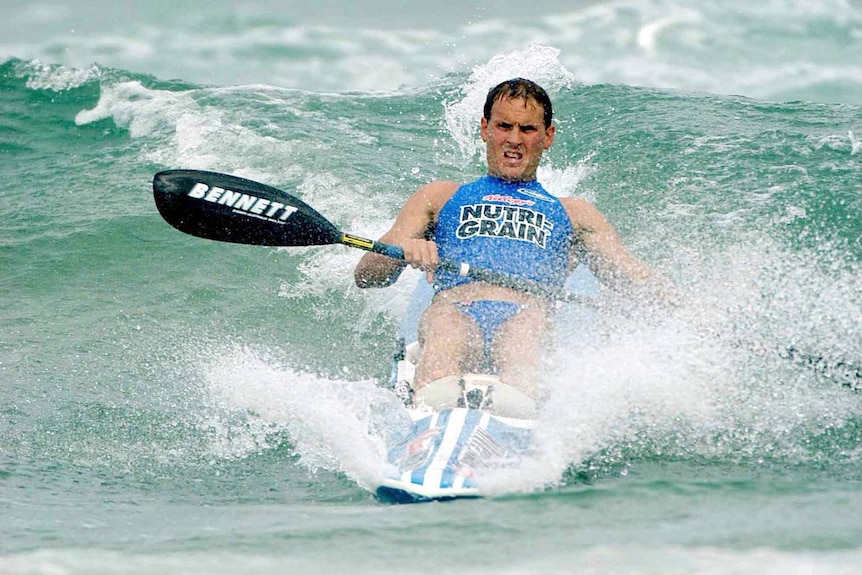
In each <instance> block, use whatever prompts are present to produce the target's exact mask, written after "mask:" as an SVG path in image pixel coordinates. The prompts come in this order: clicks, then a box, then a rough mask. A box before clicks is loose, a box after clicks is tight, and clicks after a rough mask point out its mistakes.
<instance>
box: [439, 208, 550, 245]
mask: <svg viewBox="0 0 862 575" xmlns="http://www.w3.org/2000/svg"><path fill="white" fill-rule="evenodd" d="M553 229H554V224H553V222H549V221H548V220H547V219H546V218H545V214H543V213H542V212H538V211H535V210H531V209H529V208H525V207H516V206H501V205H498V204H469V205H465V206H461V219H460V223H459V225H458V230H457V231H456V232H455V235H456V236H457V237H458V238H459V239H462V240H465V239H469V238H475V237H489V238H508V239H513V240H519V241H523V242H530V243H532V244H535V245H537V246H539V247H540V248H542V249H544V248H545V243H546V241H547V238H548V234H549V233H550V232H551V230H553Z"/></svg>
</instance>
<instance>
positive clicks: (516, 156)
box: [503, 151, 524, 160]
mask: <svg viewBox="0 0 862 575" xmlns="http://www.w3.org/2000/svg"><path fill="white" fill-rule="evenodd" d="M503 157H504V158H506V159H507V160H520V159H522V158H523V157H524V154H522V153H521V152H514V151H507V152H503Z"/></svg>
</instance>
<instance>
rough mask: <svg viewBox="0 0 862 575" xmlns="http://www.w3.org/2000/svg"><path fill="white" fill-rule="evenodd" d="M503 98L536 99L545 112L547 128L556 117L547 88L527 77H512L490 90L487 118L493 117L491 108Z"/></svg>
mask: <svg viewBox="0 0 862 575" xmlns="http://www.w3.org/2000/svg"><path fill="white" fill-rule="evenodd" d="M503 98H523V99H524V100H526V101H528V102H529V101H530V100H532V101H534V102H536V103H537V104H539V105H540V106H541V107H542V110H544V112H545V116H544V121H545V128H550V127H551V121H552V120H553V117H554V110H553V107H552V106H551V98H549V97H548V93H547V92H545V90H544V89H543V88H542V87H541V86H539V85H538V84H536V83H535V82H533V81H532V80H527V79H526V78H512V79H511V80H506V81H505V82H500V83H499V84H497V85H496V86H494V87H493V88H491V90H490V91H489V92H488V97H487V98H486V99H485V110H484V113H485V119H486V120H490V119H491V108H492V107H493V106H494V103H495V102H498V101H499V100H502V99H503Z"/></svg>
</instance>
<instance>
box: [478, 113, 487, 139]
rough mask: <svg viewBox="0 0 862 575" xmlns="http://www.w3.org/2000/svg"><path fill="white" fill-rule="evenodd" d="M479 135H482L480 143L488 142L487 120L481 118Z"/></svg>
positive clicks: (483, 117)
mask: <svg viewBox="0 0 862 575" xmlns="http://www.w3.org/2000/svg"><path fill="white" fill-rule="evenodd" d="M479 133H481V134H482V141H483V142H487V141H488V120H487V119H486V118H485V116H482V122H481V123H480V124H479Z"/></svg>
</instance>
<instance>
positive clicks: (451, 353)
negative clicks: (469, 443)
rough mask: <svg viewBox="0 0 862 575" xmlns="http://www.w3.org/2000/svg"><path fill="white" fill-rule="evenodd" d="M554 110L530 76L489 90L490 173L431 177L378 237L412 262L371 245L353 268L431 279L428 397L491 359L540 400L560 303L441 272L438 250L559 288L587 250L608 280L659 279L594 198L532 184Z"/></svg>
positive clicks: (425, 354) (424, 330) (365, 280)
mask: <svg viewBox="0 0 862 575" xmlns="http://www.w3.org/2000/svg"><path fill="white" fill-rule="evenodd" d="M552 116H553V112H552V106H551V101H550V98H549V97H548V95H547V94H546V93H545V91H544V90H543V89H542V88H541V87H540V86H538V85H537V84H535V83H534V82H532V81H530V80H525V79H523V78H515V79H513V80H508V81H506V82H503V83H501V84H499V85H497V86H495V87H494V88H493V89H491V91H490V92H489V93H488V97H487V100H486V102H485V107H484V115H483V118H482V119H481V124H480V127H481V135H482V140H483V141H484V142H485V145H486V154H487V164H488V174H487V175H486V176H484V177H483V178H480V179H479V180H477V181H475V182H472V183H470V184H463V185H462V184H460V183H457V182H449V181H435V182H431V183H429V184H427V185H425V186H423V187H422V188H420V189H419V190H418V191H417V192H415V193H414V194H413V195H412V196H411V197H410V198H409V199H408V200H407V203H406V204H405V206H404V207H403V209H402V210H401V212H400V213H399V214H398V216H397V218H396V220H395V223H394V224H393V226H392V228H391V229H390V230H389V231H388V232H386V233H385V234H384V235H383V237H381V238H380V241H382V242H387V243H391V244H395V245H398V246H401V247H402V248H403V249H404V261H403V262H402V261H397V260H393V259H391V258H387V257H385V256H382V255H379V254H374V253H368V254H366V255H365V256H364V257H363V258H362V260H361V261H360V262H359V264H358V265H357V267H356V270H355V279H356V284H357V285H358V286H359V287H363V288H365V287H383V286H387V285H390V284H392V283H393V282H394V281H395V280H396V279H397V278H398V276H399V275H400V273H401V271H402V270H403V269H404V267H405V266H406V265H411V266H413V267H414V268H419V269H422V270H425V271H426V272H427V273H428V279H429V281H433V282H434V289H435V295H434V299H433V301H432V303H431V305H430V306H429V307H428V309H427V310H426V311H425V312H424V313H423V315H422V317H421V320H420V323H419V342H420V345H421V346H422V352H421V355H420V359H419V363H418V365H417V368H416V375H415V379H414V382H413V388H414V391H415V393H416V395H417V397H418V398H420V400H421V399H422V398H423V396H427V397H426V399H427V400H428V401H429V402H440V403H441V406H442V404H445V403H446V400H442V401H441V399H440V398H441V397H443V396H446V397H449V399H450V400H451V397H453V396H455V395H457V394H458V391H459V388H458V383H457V381H458V378H459V376H460V374H463V373H469V372H475V371H477V370H481V369H483V364H485V363H487V361H488V360H490V363H491V368H492V370H493V371H494V372H495V373H498V374H499V377H500V381H501V382H504V383H505V384H507V386H511V387H513V388H514V389H515V390H517V391H518V392H519V393H521V394H525V395H526V396H528V397H530V398H536V397H537V392H538V390H537V389H536V378H535V374H536V368H537V365H538V361H539V358H540V357H541V355H542V351H544V350H545V349H546V348H547V346H546V343H547V342H546V338H545V336H546V334H548V333H549V331H550V330H549V327H550V317H549V314H550V311H551V304H552V302H549V301H547V300H546V299H544V298H542V297H540V296H537V295H532V294H530V293H526V292H524V291H519V290H517V289H513V288H510V287H503V286H500V285H493V284H490V283H486V282H482V281H475V280H472V279H470V278H464V277H460V276H458V275H457V274H453V273H449V272H444V271H441V270H436V271H435V268H436V267H437V264H438V262H439V261H440V259H442V258H445V259H448V260H451V261H455V262H467V263H469V264H470V265H471V266H472V267H474V268H485V269H491V270H494V271H499V272H503V273H506V274H509V275H512V276H515V277H520V278H526V279H529V280H531V281H534V282H540V283H543V284H547V285H549V286H552V287H562V286H563V284H564V283H565V280H566V277H567V276H568V275H569V273H570V272H571V271H572V270H573V269H574V268H575V267H576V266H577V264H578V258H579V255H583V256H585V257H586V261H587V263H588V264H589V266H590V268H591V269H592V270H593V271H594V273H596V275H597V276H598V277H599V278H600V279H602V280H604V281H606V282H609V283H611V284H616V285H619V284H621V283H633V284H635V285H639V284H640V285H643V284H648V283H650V282H652V280H654V279H656V278H655V275H654V274H653V272H652V271H651V270H650V268H649V267H647V266H646V265H645V264H644V263H642V262H641V261H639V260H638V259H636V258H635V257H634V256H633V255H632V254H631V253H630V252H629V251H628V250H627V249H626V248H625V247H624V246H623V244H622V242H621V241H620V238H619V236H618V235H617V233H616V232H615V231H614V229H613V228H612V227H611V226H610V224H609V223H608V222H607V220H606V219H605V218H604V217H603V216H602V214H601V213H599V211H598V210H596V208H595V207H593V206H592V205H591V204H590V203H588V202H587V201H585V200H583V199H580V198H561V199H558V198H556V197H555V196H553V195H551V194H549V193H548V192H547V191H545V190H544V188H542V186H541V184H539V183H538V182H537V181H536V170H537V168H538V166H539V161H540V160H541V158H542V154H543V152H544V151H545V150H547V149H549V148H550V147H551V144H553V142H554V135H555V132H556V128H555V126H554V125H553V124H552ZM432 382H433V384H434V385H433V386H432V385H429V384H432ZM432 389H436V390H437V391H435V392H434V393H431V390H432ZM441 394H442V395H441ZM494 403H495V405H496V404H497V403H498V402H497V400H496V399H495V401H494Z"/></svg>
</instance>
